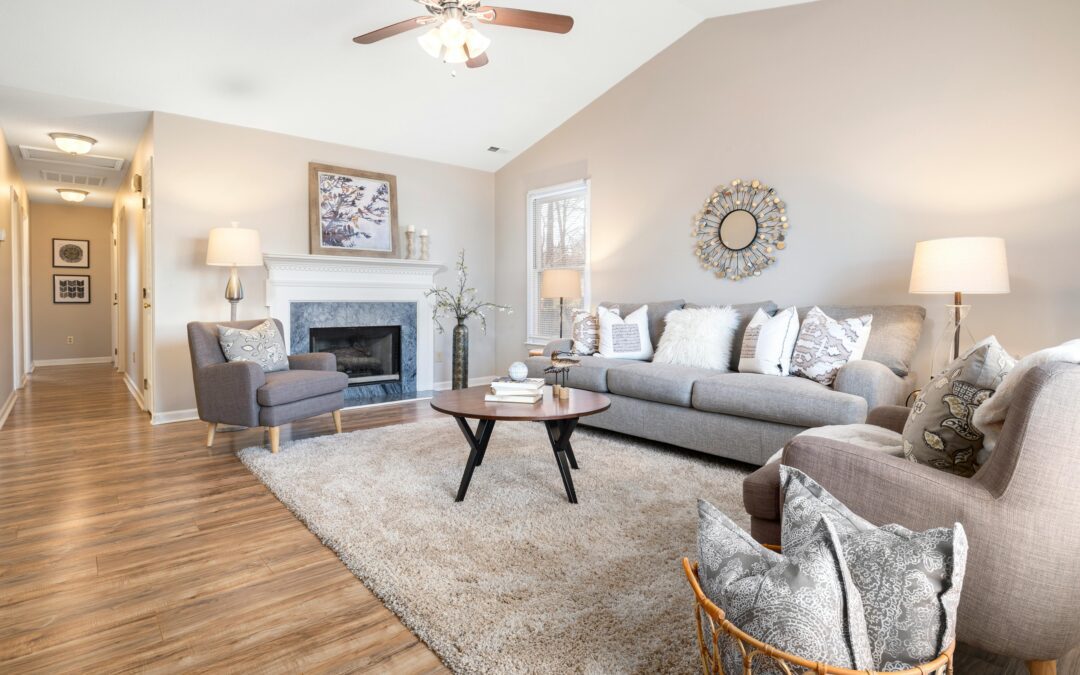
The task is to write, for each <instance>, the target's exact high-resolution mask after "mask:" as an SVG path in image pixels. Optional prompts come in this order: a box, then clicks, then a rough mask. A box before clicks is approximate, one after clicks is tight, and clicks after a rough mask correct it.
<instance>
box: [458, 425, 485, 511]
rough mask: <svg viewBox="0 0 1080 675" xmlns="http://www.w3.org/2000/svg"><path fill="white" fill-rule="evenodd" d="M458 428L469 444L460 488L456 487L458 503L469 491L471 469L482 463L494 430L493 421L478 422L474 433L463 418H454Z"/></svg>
mask: <svg viewBox="0 0 1080 675" xmlns="http://www.w3.org/2000/svg"><path fill="white" fill-rule="evenodd" d="M454 419H455V420H457V423H458V428H460V429H461V433H462V434H464V435H465V440H467V441H468V442H469V448H470V451H469V461H468V462H466V463H465V473H464V474H463V475H462V476H461V486H460V487H458V493H457V498H456V499H455V500H454V501H456V502H460V501H462V500H463V499H465V493H466V492H467V491H468V489H469V481H471V480H472V473H473V469H474V468H476V467H478V466H480V464H481V463H483V461H484V453H485V452H487V446H488V441H490V440H491V430H492V429H494V428H495V420H480V422H479V423H478V424H477V425H476V433H473V430H472V429H471V428H470V427H469V423H468V422H466V421H465V418H464V417H455V418H454Z"/></svg>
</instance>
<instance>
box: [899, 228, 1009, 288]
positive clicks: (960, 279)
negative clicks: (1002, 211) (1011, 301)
mask: <svg viewBox="0 0 1080 675" xmlns="http://www.w3.org/2000/svg"><path fill="white" fill-rule="evenodd" d="M908 292H910V293H956V292H960V293H974V294H991V293H1008V292H1009V263H1008V260H1007V259H1006V257H1005V240H1004V239H1001V238H998V237H953V238H951V239H931V240H929V241H920V242H918V243H917V244H915V259H914V261H913V262H912V264H911V286H910V287H909V289H908Z"/></svg>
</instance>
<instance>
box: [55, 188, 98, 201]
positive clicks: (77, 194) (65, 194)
mask: <svg viewBox="0 0 1080 675" xmlns="http://www.w3.org/2000/svg"><path fill="white" fill-rule="evenodd" d="M56 191H57V192H58V193H60V199H63V200H64V201H65V202H75V203H78V202H81V201H82V200H84V199H86V196H87V195H88V194H90V193H89V192H87V191H86V190H75V189H73V188H58V189H57V190H56Z"/></svg>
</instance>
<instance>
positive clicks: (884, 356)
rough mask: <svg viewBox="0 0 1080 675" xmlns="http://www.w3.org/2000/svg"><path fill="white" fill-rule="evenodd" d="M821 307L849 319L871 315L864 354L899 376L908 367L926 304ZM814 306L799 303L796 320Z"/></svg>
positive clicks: (916, 343)
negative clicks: (800, 305) (868, 338)
mask: <svg viewBox="0 0 1080 675" xmlns="http://www.w3.org/2000/svg"><path fill="white" fill-rule="evenodd" d="M819 307H820V309H821V311H823V312H825V313H826V314H828V315H829V316H830V317H832V318H834V319H837V320H841V321H842V320H844V319H851V318H854V317H858V316H862V315H864V314H872V315H873V316H874V329H873V330H871V331H870V340H869V342H867V343H866V351H865V352H863V358H864V359H868V360H870V361H877V362H878V363H884V364H885V365H886V366H888V367H889V370H891V371H893V372H894V373H896V374H897V375H899V376H900V377H904V376H906V375H907V374H908V373H909V372H910V371H911V359H912V358H913V357H914V356H915V347H916V346H918V344H919V335H921V334H922V326H923V321H924V320H925V319H926V308H925V307H920V306H918V305H851V306H845V305H820V306H819ZM811 309H813V307H800V308H799V320H800V321H803V320H805V319H806V314H807V313H808V312H809V311H810V310H811Z"/></svg>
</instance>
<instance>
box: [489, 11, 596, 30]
mask: <svg viewBox="0 0 1080 675" xmlns="http://www.w3.org/2000/svg"><path fill="white" fill-rule="evenodd" d="M476 13H477V15H478V16H477V17H476V18H477V19H479V20H480V21H483V22H484V23H491V24H495V25H496V26H513V27H514V28H528V29H530V30H543V31H547V32H549V33H569V32H570V29H571V28H573V27H574V17H572V16H566V15H564V14H548V13H547V12H533V11H531V10H528V9H508V8H506V7H486V6H485V7H478V8H477V9H476ZM487 16H491V18H490V19H488V18H486V17H487Z"/></svg>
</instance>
